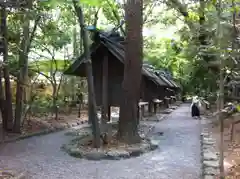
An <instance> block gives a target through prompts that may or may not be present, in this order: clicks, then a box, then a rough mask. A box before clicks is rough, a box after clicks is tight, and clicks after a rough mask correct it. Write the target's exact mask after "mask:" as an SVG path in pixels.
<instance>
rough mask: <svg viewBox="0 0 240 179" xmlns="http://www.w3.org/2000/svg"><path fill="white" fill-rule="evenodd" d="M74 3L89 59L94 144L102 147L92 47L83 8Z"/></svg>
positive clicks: (90, 106)
mask: <svg viewBox="0 0 240 179" xmlns="http://www.w3.org/2000/svg"><path fill="white" fill-rule="evenodd" d="M73 4H74V8H75V11H76V13H77V16H78V22H79V25H80V28H81V35H82V39H83V47H84V53H85V58H86V59H87V61H86V62H85V65H86V73H87V82H88V95H89V98H88V99H89V101H88V103H89V104H90V105H89V106H88V110H89V111H90V112H91V115H90V116H89V117H91V116H92V117H93V118H92V119H91V122H92V130H93V137H94V138H93V146H94V147H96V148H99V147H100V128H99V120H98V117H97V105H96V98H95V92H94V84H93V75H92V74H93V73H92V63H91V56H90V49H89V44H88V37H87V32H86V29H85V27H84V17H83V11H82V8H81V7H80V6H79V5H77V2H76V1H75V0H73ZM90 112H89V113H90Z"/></svg>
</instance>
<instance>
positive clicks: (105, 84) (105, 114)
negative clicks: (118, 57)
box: [102, 54, 111, 121]
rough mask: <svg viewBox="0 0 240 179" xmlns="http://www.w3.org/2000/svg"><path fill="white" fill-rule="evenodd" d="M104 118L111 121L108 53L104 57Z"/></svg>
mask: <svg viewBox="0 0 240 179" xmlns="http://www.w3.org/2000/svg"><path fill="white" fill-rule="evenodd" d="M102 64H103V65H102V119H103V120H105V121H109V120H110V118H111V116H109V104H108V54H106V55H105V56H104V58H103V63H102Z"/></svg>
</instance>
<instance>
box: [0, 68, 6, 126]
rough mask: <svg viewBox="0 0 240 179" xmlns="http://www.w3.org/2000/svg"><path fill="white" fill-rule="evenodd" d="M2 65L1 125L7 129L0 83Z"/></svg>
mask: <svg viewBox="0 0 240 179" xmlns="http://www.w3.org/2000/svg"><path fill="white" fill-rule="evenodd" d="M2 77H3V76H2V67H1V68H0V110H1V114H2V127H3V129H7V117H6V114H5V97H4V92H3V84H2Z"/></svg>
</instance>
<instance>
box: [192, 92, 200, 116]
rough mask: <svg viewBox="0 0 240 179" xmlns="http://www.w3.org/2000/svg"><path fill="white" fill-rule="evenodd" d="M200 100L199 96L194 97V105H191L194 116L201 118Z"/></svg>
mask: <svg viewBox="0 0 240 179" xmlns="http://www.w3.org/2000/svg"><path fill="white" fill-rule="evenodd" d="M200 105H201V104H200V101H199V100H198V97H197V96H196V97H193V100H192V105H191V113H192V117H198V118H200V109H199V108H200Z"/></svg>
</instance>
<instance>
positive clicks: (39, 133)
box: [0, 104, 181, 144]
mask: <svg viewBox="0 0 240 179" xmlns="http://www.w3.org/2000/svg"><path fill="white" fill-rule="evenodd" d="M180 105H181V104H180ZM180 105H179V106H180ZM179 106H178V107H179ZM178 107H177V108H178ZM177 108H176V109H177ZM174 110H175V109H174ZM174 110H173V111H174ZM169 114H171V113H169ZM169 114H167V115H164V116H162V117H160V119H158V120H156V122H160V121H162V120H164V119H165V118H166V116H168V115H169ZM157 118H158V117H157ZM86 123H88V120H83V121H81V122H77V123H73V124H71V125H70V126H69V125H66V126H62V127H52V128H49V129H44V130H41V131H37V132H33V133H28V134H23V135H20V136H17V137H13V138H9V139H5V140H4V139H3V140H2V141H0V144H4V143H10V142H15V141H19V140H23V139H26V138H31V137H36V136H42V135H47V134H50V133H54V132H60V131H63V130H66V129H70V128H72V127H77V126H81V125H82V124H86ZM152 127H153V128H152V129H151V130H153V129H154V126H152ZM149 132H150V131H149Z"/></svg>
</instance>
